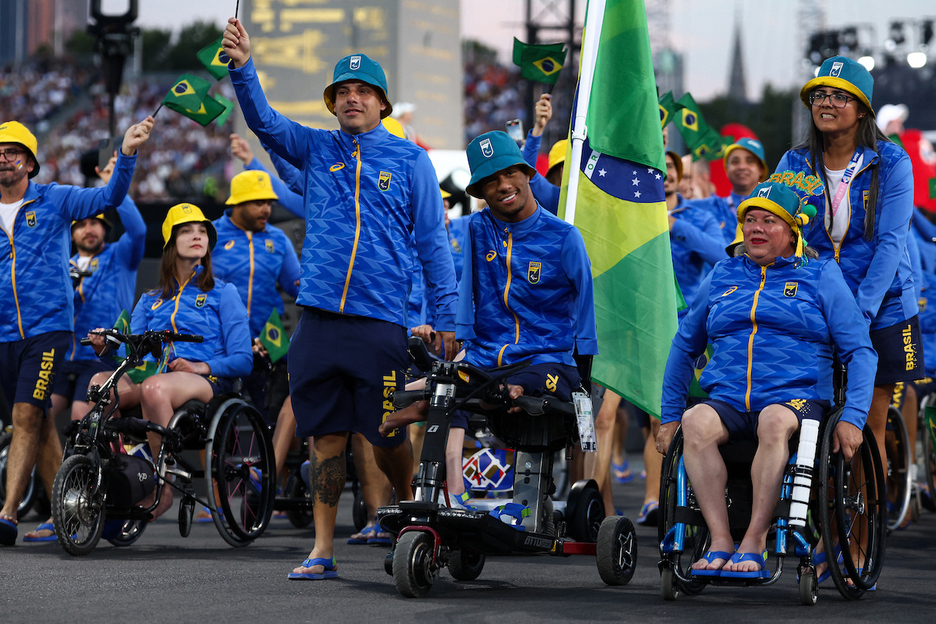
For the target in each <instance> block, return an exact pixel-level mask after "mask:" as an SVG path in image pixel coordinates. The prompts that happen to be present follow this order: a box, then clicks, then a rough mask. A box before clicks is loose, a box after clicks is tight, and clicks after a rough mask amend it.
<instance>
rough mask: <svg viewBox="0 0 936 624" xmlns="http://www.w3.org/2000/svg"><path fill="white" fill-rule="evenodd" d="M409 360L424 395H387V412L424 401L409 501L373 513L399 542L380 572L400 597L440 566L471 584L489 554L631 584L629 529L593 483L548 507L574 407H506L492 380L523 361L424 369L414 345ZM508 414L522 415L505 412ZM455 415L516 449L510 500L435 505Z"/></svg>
mask: <svg viewBox="0 0 936 624" xmlns="http://www.w3.org/2000/svg"><path fill="white" fill-rule="evenodd" d="M410 353H411V355H413V357H414V360H416V364H417V366H419V368H420V369H421V370H427V371H429V373H428V375H427V378H426V381H427V384H426V389H425V390H415V391H397V392H394V394H393V404H394V406H395V407H404V406H406V405H408V404H410V403H412V402H414V401H416V400H423V399H428V400H429V413H428V417H427V420H426V437H425V441H424V443H423V451H422V457H421V461H420V464H419V471H418V473H417V476H416V480H415V486H416V487H415V492H416V494H415V500H413V501H405V502H401V503H399V504H397V505H391V506H388V507H381V508H380V509H379V510H378V512H377V518H378V521H379V523H380V525H381V527H383V529H384V530H386V531H389V532H390V533H392V534H394V535H395V536H396V538H397V539H396V543H395V545H394V548H393V550H392V551H391V552H390V553H389V554H388V555H387V557H386V559H385V562H384V567H385V571H386V572H387V574H389V575H390V576H392V577H393V582H394V585H395V586H396V588H397V590H398V591H399V592H400V594H402V595H403V596H406V597H409V598H415V597H420V596H424V595H425V594H426V593H427V592H428V591H429V590H430V589H431V587H432V584H433V583H434V581H435V579H436V578H437V576H438V574H439V572H440V571H441V570H442V569H443V568H448V570H449V572H450V573H451V575H452V577H453V578H455V579H456V580H474V579H476V578H478V576H480V574H481V572H482V570H483V568H484V563H485V560H486V557H487V555H506V554H534V553H548V554H550V555H554V556H569V555H573V554H580V555H591V556H594V557H595V558H596V563H597V567H598V571H599V575H600V576H601V578H602V580H603V581H604V582H605V583H607V584H609V585H625V584H626V583H628V582H629V581H630V580H631V578H632V577H633V574H634V569H635V566H636V562H637V542H636V539H635V532H634V526H633V523H632V522H631V521H630V520H628V519H627V518H624V517H612V518H607V519H606V518H605V517H604V515H605V514H604V505H603V503H602V500H601V496H600V494H599V493H598V488H597V485H596V484H595V482H594V481H580V482H578V483H576V484H575V485H574V486H573V487H572V488H571V491H570V495H569V500H568V501H567V502H566V504H565V505H564V506H563V507H561V508H559V509H557V508H556V507H559V506H558V505H557V506H556V507H554V504H553V501H552V499H551V495H552V494H553V493H554V492H555V484H554V483H553V458H554V454H555V452H556V451H558V450H561V449H564V448H566V447H568V446H570V445H571V444H574V443H576V442H577V441H578V429H577V425H576V415H575V408H574V406H573V405H572V404H571V403H566V402H563V401H559V400H557V399H556V398H555V397H544V398H533V397H526V396H521V397H519V398H517V399H513V400H511V399H510V398H509V397H508V396H507V394H506V392H505V390H504V389H502V388H501V384H500V383H499V382H500V381H501V380H503V379H505V378H507V377H508V376H510V375H511V374H513V373H516V372H517V371H519V370H520V369H522V368H524V367H525V366H527V365H529V361H525V362H521V363H519V364H515V365H511V366H506V367H501V368H497V369H492V370H487V371H486V370H482V369H480V368H477V367H475V366H472V365H470V364H467V363H465V362H442V361H438V360H435V361H430V360H429V358H430V356H429V354H428V352H427V351H426V349H425V345H424V344H423V343H422V341H421V340H419V339H418V338H416V339H410ZM482 401H483V404H482ZM511 406H516V407H521V408H522V409H523V410H524V412H525V413H515V414H509V413H508V412H507V409H508V408H509V407H511ZM459 409H464V410H467V411H469V412H480V413H484V414H486V415H487V418H488V424H489V427H490V429H491V431H492V432H493V433H494V434H495V435H496V436H497V437H498V438H499V439H500V440H502V441H503V442H505V443H506V444H507V445H508V446H511V447H512V448H514V449H515V454H514V462H513V466H514V468H513V471H514V478H513V497H512V499H510V500H507V501H505V500H503V499H500V500H498V499H495V500H484V499H476V500H472V501H470V503H471V504H474V505H477V509H476V510H471V509H455V508H450V507H448V506H446V505H440V504H439V502H438V501H439V499H440V497H441V496H442V495H443V493H444V484H445V478H446V475H445V452H446V446H447V440H448V431H449V427H450V423H451V418H452V414H453V412H455V411H456V410H459ZM457 478H462V476H461V475H458V477H457ZM560 509H561V511H560ZM554 513H556V515H554ZM557 520H558V521H557ZM567 531H568V533H569V536H567V535H566V533H567Z"/></svg>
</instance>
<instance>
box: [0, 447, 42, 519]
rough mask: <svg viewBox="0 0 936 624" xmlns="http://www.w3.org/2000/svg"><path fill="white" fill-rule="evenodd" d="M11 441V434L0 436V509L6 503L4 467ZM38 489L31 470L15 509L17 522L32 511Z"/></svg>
mask: <svg viewBox="0 0 936 624" xmlns="http://www.w3.org/2000/svg"><path fill="white" fill-rule="evenodd" d="M12 441H13V434H12V433H5V434H3V435H0V507H2V506H3V504H4V503H5V502H6V482H7V474H6V466H7V456H8V455H9V453H10V442H12ZM40 489H42V488H41V487H40V486H38V479H37V478H36V469H35V468H33V471H32V474H30V475H29V483H27V484H26V491H25V492H23V497H22V498H21V499H20V503H19V507H17V508H16V518H17V520H19V519H21V518H22V517H23V516H25V515H26V514H28V513H29V510H30V509H32V506H33V503H34V502H35V501H36V497H37V496H38V494H39V490H40Z"/></svg>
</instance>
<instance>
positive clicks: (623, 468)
mask: <svg viewBox="0 0 936 624" xmlns="http://www.w3.org/2000/svg"><path fill="white" fill-rule="evenodd" d="M611 468H613V469H614V472H615V475H614V480H615V481H617V482H618V483H630V482H631V481H633V480H634V479H636V478H637V475H635V474H634V473H633V472H632V471H631V470H630V462H629V461H628V460H626V459H625V460H624V463H623V464H615V463H614V462H611ZM618 472H620V473H625V472H630V475H628V476H626V477H619V476H618V475H617V474H616V473H618Z"/></svg>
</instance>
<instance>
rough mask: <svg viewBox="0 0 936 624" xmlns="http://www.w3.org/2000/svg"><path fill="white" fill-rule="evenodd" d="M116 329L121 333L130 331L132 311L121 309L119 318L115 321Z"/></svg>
mask: <svg viewBox="0 0 936 624" xmlns="http://www.w3.org/2000/svg"><path fill="white" fill-rule="evenodd" d="M114 329H116V330H117V331H119V332H120V333H121V334H124V335H126V334H129V333H130V313H129V312H127V311H126V310H121V311H120V316H118V317H117V320H116V321H114Z"/></svg>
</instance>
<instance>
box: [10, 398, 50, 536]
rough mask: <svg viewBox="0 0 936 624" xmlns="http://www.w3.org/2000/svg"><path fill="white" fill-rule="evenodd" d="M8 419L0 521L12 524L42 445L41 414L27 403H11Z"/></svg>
mask: <svg viewBox="0 0 936 624" xmlns="http://www.w3.org/2000/svg"><path fill="white" fill-rule="evenodd" d="M12 418H13V438H12V440H11V441H10V447H9V449H10V450H9V454H8V455H7V482H6V500H5V501H4V503H3V509H0V517H3V518H5V519H7V520H9V521H11V522H13V524H16V523H17V520H16V510H17V508H18V507H19V504H20V500H21V499H22V498H23V494H24V493H25V492H26V485H27V484H28V483H29V477H30V474H31V473H32V469H33V467H35V465H36V458H37V457H38V456H39V452H40V451H39V449H40V444H42V441H43V435H42V431H43V426H42V425H43V423H42V421H43V411H42V410H41V409H40V408H38V407H36V406H34V405H32V404H30V403H14V404H13V414H12ZM56 441H57V440H56ZM59 458H60V459H61V452H60V453H59ZM56 470H58V469H57V468H56ZM53 474H54V473H53ZM50 483H51V481H50Z"/></svg>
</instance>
